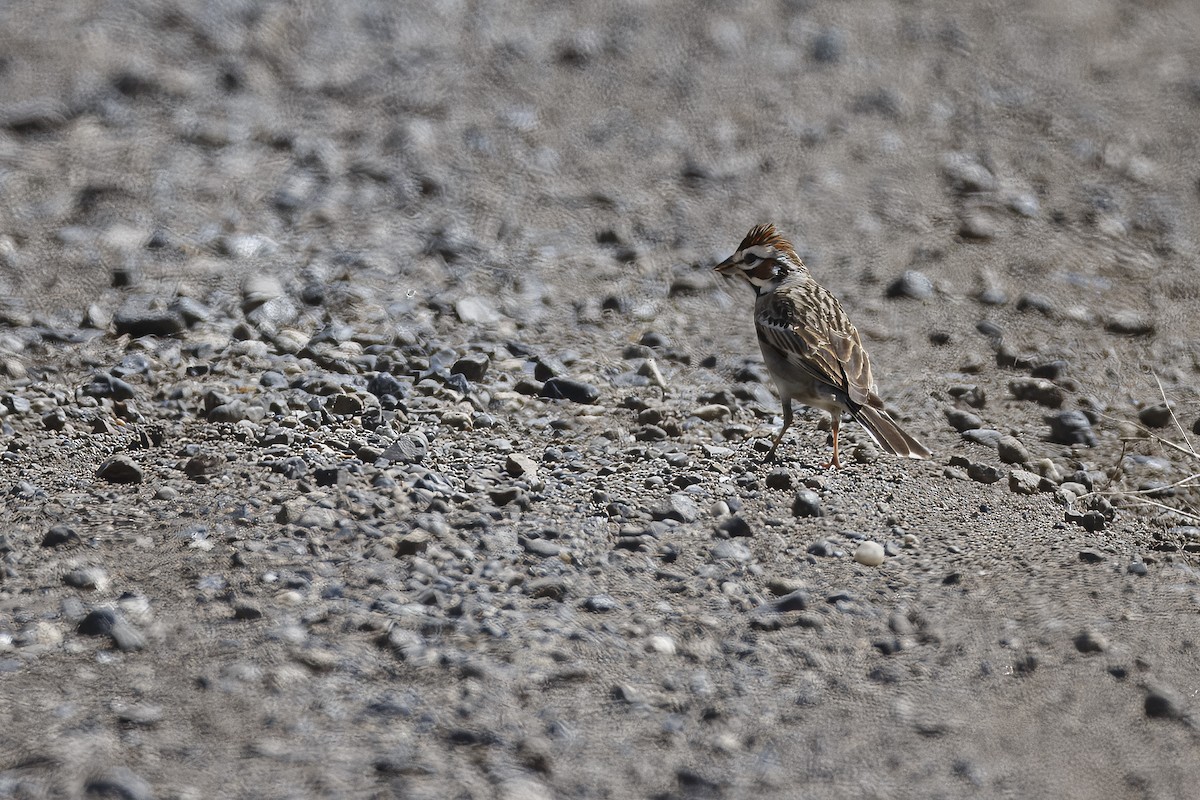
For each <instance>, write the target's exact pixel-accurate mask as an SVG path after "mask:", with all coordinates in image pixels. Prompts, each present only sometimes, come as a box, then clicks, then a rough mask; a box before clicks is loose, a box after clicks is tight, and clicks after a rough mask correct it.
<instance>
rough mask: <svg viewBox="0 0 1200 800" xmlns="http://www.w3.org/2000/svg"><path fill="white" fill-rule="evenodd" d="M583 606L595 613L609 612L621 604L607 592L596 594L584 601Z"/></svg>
mask: <svg viewBox="0 0 1200 800" xmlns="http://www.w3.org/2000/svg"><path fill="white" fill-rule="evenodd" d="M583 607H584V609H585V610H587V611H591V612H593V613H595V614H607V613H608V612H609V611H615V610H616V609H617V608H619V607H620V604H619V603H617V601H616V600H614V599H613V598H611V597H609V596H608V595H606V594H594V595H592V596H591V597H589V598H587V599H586V600H584V601H583Z"/></svg>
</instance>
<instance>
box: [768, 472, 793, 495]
mask: <svg viewBox="0 0 1200 800" xmlns="http://www.w3.org/2000/svg"><path fill="white" fill-rule="evenodd" d="M765 483H766V484H767V488H768V489H783V490H785V491H786V490H787V489H791V488H792V473H790V472H788V471H787V470H786V469H773V470H771V471H770V472H769V473H768V474H767V479H766V481H765Z"/></svg>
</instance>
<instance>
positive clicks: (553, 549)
mask: <svg viewBox="0 0 1200 800" xmlns="http://www.w3.org/2000/svg"><path fill="white" fill-rule="evenodd" d="M518 541H519V542H520V544H521V547H522V549H524V550H525V552H526V553H529V554H531V555H535V556H539V557H540V558H555V557H557V556H558V555H559V554H560V553H562V547H560V546H559V545H557V544H555V543H554V542H552V541H550V540H549V539H540V538H526V537H524V536H522V537H520V539H519V540H518Z"/></svg>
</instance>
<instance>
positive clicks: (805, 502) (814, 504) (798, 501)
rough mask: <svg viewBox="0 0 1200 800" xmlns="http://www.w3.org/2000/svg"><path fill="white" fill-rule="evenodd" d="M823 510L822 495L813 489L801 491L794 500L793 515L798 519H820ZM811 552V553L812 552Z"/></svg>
mask: <svg viewBox="0 0 1200 800" xmlns="http://www.w3.org/2000/svg"><path fill="white" fill-rule="evenodd" d="M823 513H824V512H823V511H822V510H821V495H819V494H817V493H816V492H814V491H813V490H812V489H800V490H799V491H797V492H796V497H795V498H794V499H793V500H792V515H793V516H796V517H819V516H821V515H822V514H823ZM810 552H811V551H810Z"/></svg>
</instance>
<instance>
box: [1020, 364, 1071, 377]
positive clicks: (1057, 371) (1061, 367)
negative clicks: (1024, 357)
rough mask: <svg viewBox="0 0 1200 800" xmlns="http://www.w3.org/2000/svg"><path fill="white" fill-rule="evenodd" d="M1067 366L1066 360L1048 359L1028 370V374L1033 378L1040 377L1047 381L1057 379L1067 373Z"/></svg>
mask: <svg viewBox="0 0 1200 800" xmlns="http://www.w3.org/2000/svg"><path fill="white" fill-rule="evenodd" d="M1068 366H1069V365H1068V364H1067V362H1066V361H1063V360H1062V359H1057V360H1055V361H1048V362H1046V363H1045V364H1038V365H1037V366H1036V367H1034V368H1033V369H1032V370H1030V371H1029V374H1030V375H1032V376H1033V377H1035V378H1041V379H1043V380H1047V381H1057V380H1060V379H1062V377H1063V376H1064V375H1066V374H1067V367H1068Z"/></svg>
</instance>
